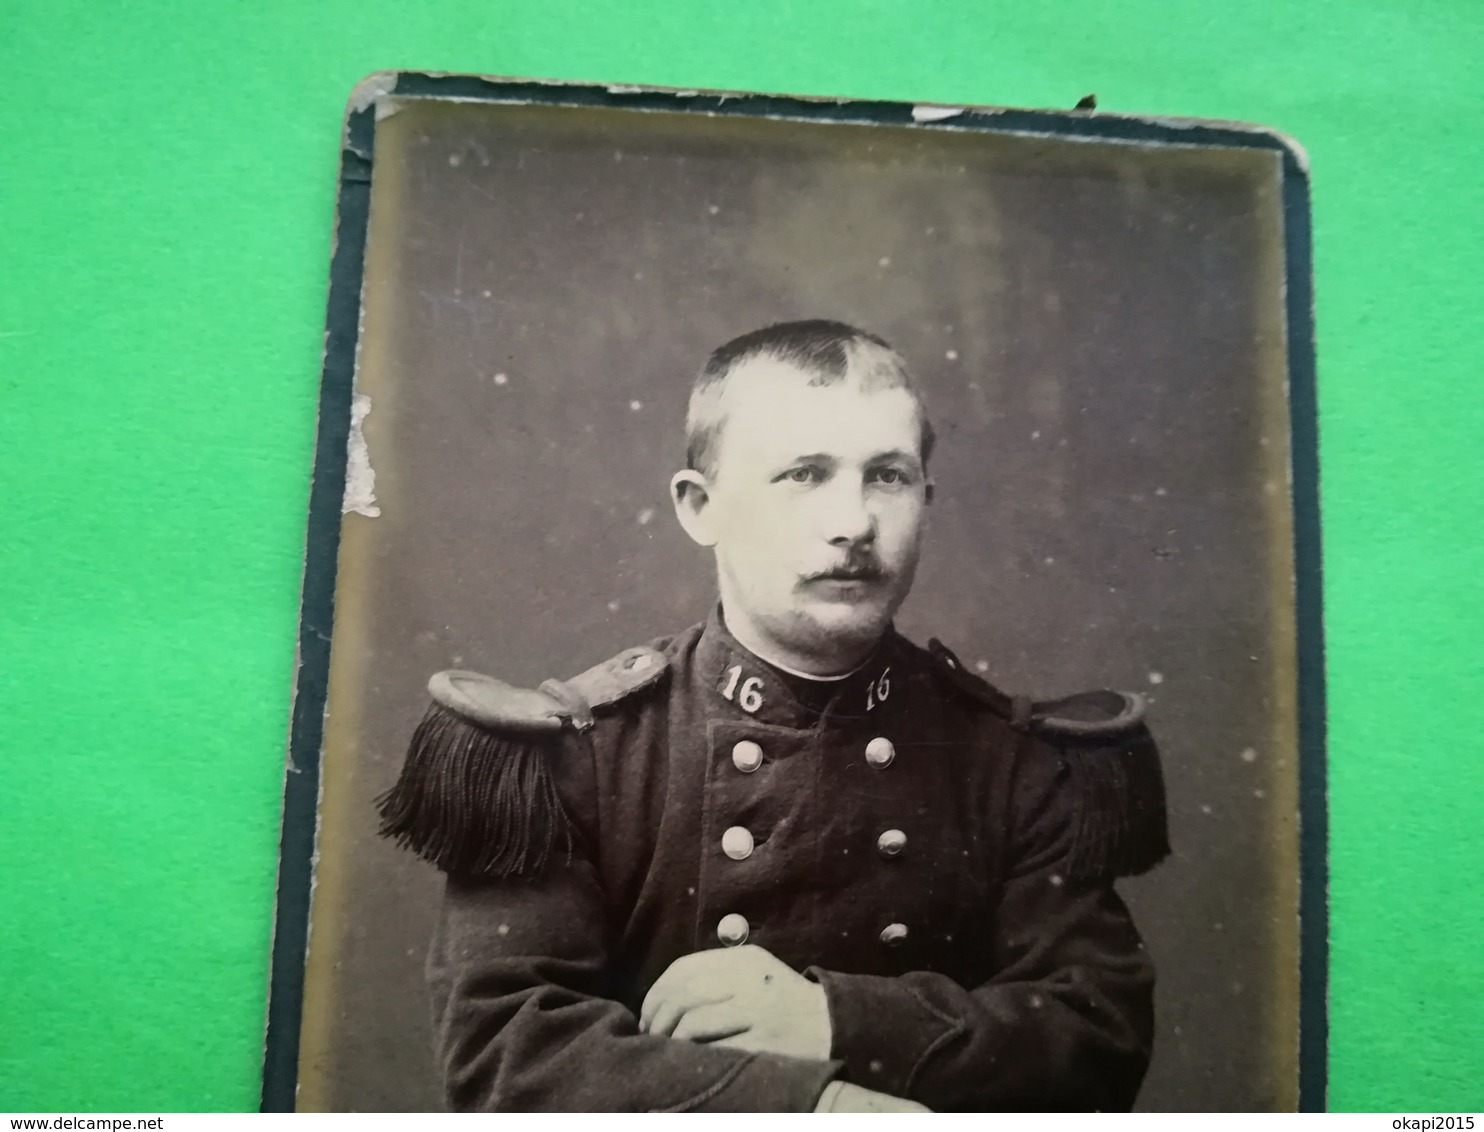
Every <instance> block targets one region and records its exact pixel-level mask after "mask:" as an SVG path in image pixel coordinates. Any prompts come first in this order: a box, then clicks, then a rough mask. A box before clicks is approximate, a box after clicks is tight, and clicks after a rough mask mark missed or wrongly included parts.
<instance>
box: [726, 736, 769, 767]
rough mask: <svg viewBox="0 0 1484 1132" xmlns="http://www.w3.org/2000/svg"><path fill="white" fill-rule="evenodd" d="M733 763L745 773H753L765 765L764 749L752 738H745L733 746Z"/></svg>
mask: <svg viewBox="0 0 1484 1132" xmlns="http://www.w3.org/2000/svg"><path fill="white" fill-rule="evenodd" d="M732 765H733V766H734V767H736V768H737V769H738V770H740V771H741V772H742V773H743V774H751V773H752V772H753V771H755V770H756V769H757V768H758V767H760V766H762V765H763V749H762V748H761V747H759V746H758V745H757V744H756V743H754V742H753V741H752V740H751V739H743V740H742V742H740V743H738V744H737V745H736V746H735V747H733V748H732Z"/></svg>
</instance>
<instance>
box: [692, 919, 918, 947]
mask: <svg viewBox="0 0 1484 1132" xmlns="http://www.w3.org/2000/svg"><path fill="white" fill-rule="evenodd" d="M728 918H730V917H728ZM737 918H738V919H741V917H740V916H739V917H737ZM722 922H723V923H725V922H726V921H725V920H723V921H722ZM744 922H745V921H744ZM906 939H907V925H906V924H887V925H886V927H884V928H882V929H881V942H882V943H884V944H886V946H887V947H896V946H897V945H898V944H900V943H903V942H905V941H906Z"/></svg>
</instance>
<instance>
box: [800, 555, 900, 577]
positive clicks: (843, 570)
mask: <svg viewBox="0 0 1484 1132" xmlns="http://www.w3.org/2000/svg"><path fill="white" fill-rule="evenodd" d="M885 577H886V571H885V570H883V569H882V568H881V565H880V563H878V562H877V561H876V560H875V559H860V560H852V561H847V562H843V563H841V564H840V565H838V566H831V567H830V568H829V569H828V570H821V571H819V572H818V573H815V574H806V575H805V576H804V581H806V582H826V581H827V582H879V581H881V579H882V578H885Z"/></svg>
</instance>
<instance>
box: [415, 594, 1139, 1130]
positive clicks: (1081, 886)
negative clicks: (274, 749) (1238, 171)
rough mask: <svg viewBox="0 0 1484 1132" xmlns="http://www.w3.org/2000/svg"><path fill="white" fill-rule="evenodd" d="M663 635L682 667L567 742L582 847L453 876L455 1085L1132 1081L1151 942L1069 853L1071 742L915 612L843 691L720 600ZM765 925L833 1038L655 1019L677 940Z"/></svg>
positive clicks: (461, 1095) (487, 1091) (1065, 1098)
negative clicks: (979, 687) (828, 690)
mask: <svg viewBox="0 0 1484 1132" xmlns="http://www.w3.org/2000/svg"><path fill="white" fill-rule="evenodd" d="M655 647H656V648H658V649H659V650H660V651H661V652H662V653H663V655H664V657H665V659H666V661H667V662H668V664H667V667H666V670H665V672H664V675H663V676H662V677H661V678H660V679H659V680H657V681H655V682H653V683H651V684H650V685H649V686H647V687H645V688H643V689H642V690H639V691H635V692H633V693H632V694H630V695H627V696H625V697H623V698H620V699H618V700H617V702H615V703H612V704H609V705H607V706H606V707H602V708H600V709H599V710H598V711H597V712H596V719H595V721H594V723H593V726H591V727H590V728H589V729H587V730H585V731H581V732H577V731H568V732H566V733H564V735H563V737H562V738H561V739H560V741H559V742H558V743H557V744H556V745H554V746H553V747H551V748H550V750H549V757H550V762H551V763H552V764H553V765H552V767H551V770H552V772H553V774H554V777H555V783H556V787H557V792H558V794H559V796H560V799H561V803H562V807H561V808H562V809H564V810H565V811H566V814H567V816H568V818H569V819H570V822H571V825H572V827H573V832H574V838H573V840H574V846H575V847H574V849H573V851H572V852H571V854H570V855H567V854H562V853H557V854H556V855H554V857H553V858H552V860H551V861H550V862H549V863H548V864H547V865H546V866H545V868H544V869H543V870H542V871H541V872H540V874H539V875H537V876H535V877H523V878H504V879H502V878H498V877H494V878H492V877H487V876H486V877H474V876H471V875H468V874H460V873H458V872H454V873H452V874H451V875H450V876H449V878H448V882H447V890H446V896H445V901H444V906H443V912H442V917H441V921H440V924H439V927H438V931H437V935H436V938H435V940H434V945H433V948H432V951H431V953H430V956H429V960H428V975H429V982H430V986H431V989H432V996H433V1003H434V1014H435V1021H436V1030H437V1042H438V1054H439V1060H440V1065H441V1068H442V1071H443V1073H444V1076H445V1080H446V1084H447V1090H448V1097H449V1101H450V1104H451V1105H452V1106H453V1107H454V1108H455V1109H461V1110H496V1109H498V1110H508V1111H532V1110H552V1109H566V1110H570V1109H578V1110H598V1111H635V1110H639V1111H644V1110H692V1111H734V1110H754V1111H757V1110H771V1111H808V1110H811V1109H813V1108H814V1106H815V1104H816V1102H817V1101H818V1099H819V1096H820V1093H821V1092H822V1090H823V1089H824V1087H825V1085H826V1084H827V1083H828V1082H829V1081H830V1080H831V1079H833V1078H836V1077H840V1078H843V1079H845V1080H848V1081H851V1082H854V1083H857V1084H859V1085H861V1086H864V1087H866V1088H870V1089H875V1090H879V1091H883V1092H886V1093H891V1094H894V1095H896V1096H901V1097H909V1098H911V1099H913V1100H916V1101H919V1102H921V1103H922V1104H924V1105H927V1106H928V1107H929V1108H932V1109H935V1110H940V1111H951V1110H982V1109H1126V1108H1128V1107H1130V1106H1131V1105H1132V1103H1133V1100H1134V1097H1135V1095H1136V1093H1137V1091H1138V1088H1139V1084H1140V1081H1141V1080H1142V1078H1143V1075H1144V1071H1145V1068H1146V1066H1147V1064H1148V1060H1149V1053H1150V1045H1151V1041H1152V1036H1153V1022H1154V1019H1153V1001H1152V997H1153V986H1154V973H1153V968H1152V965H1151V963H1150V960H1149V957H1148V956H1147V955H1146V953H1145V950H1144V945H1143V943H1142V942H1141V941H1140V939H1139V935H1138V933H1137V932H1136V931H1135V929H1134V925H1133V923H1132V922H1131V921H1130V918H1129V914H1128V911H1127V909H1126V908H1125V907H1124V904H1123V902H1122V901H1121V900H1120V899H1119V897H1118V896H1117V895H1116V894H1115V892H1114V890H1113V885H1112V879H1113V878H1112V876H1111V871H1112V870H1109V871H1108V872H1106V873H1104V874H1103V875H1099V876H1088V875H1083V874H1085V873H1086V870H1080V871H1079V870H1077V869H1073V868H1069V867H1068V864H1069V861H1071V859H1072V857H1073V849H1074V841H1075V840H1076V838H1077V837H1078V836H1079V833H1078V824H1079V815H1078V813H1077V806H1078V801H1077V799H1078V798H1079V797H1080V795H1079V794H1078V792H1077V791H1076V790H1073V789H1069V788H1068V784H1067V778H1068V770H1067V761H1066V759H1065V758H1064V757H1063V756H1062V754H1061V753H1059V752H1058V750H1056V749H1053V748H1052V747H1051V746H1049V745H1048V744H1047V742H1046V741H1045V740H1043V739H1042V738H1039V737H1038V736H1037V735H1036V734H1035V733H1034V729H1032V728H1016V727H1014V726H1012V725H1011V723H1010V722H1009V721H1007V720H1006V719H1005V718H1004V717H1003V714H1002V713H1000V712H996V711H995V710H992V709H991V706H990V704H989V702H988V700H987V699H986V698H985V697H984V696H981V695H978V694H976V693H975V691H974V687H973V686H974V684H975V683H976V681H974V678H972V677H966V674H964V673H962V671H961V670H960V669H958V668H957V664H956V662H955V661H954V660H953V659H952V658H951V656H948V657H944V656H941V655H939V656H935V655H930V654H929V653H928V652H926V651H924V650H922V649H920V648H918V647H917V646H915V645H913V644H911V643H910V642H908V641H907V640H905V639H904V638H902V637H900V636H898V635H896V634H895V633H892V634H889V635H888V637H887V638H886V639H885V640H884V641H883V642H882V644H881V646H880V648H879V649H878V650H877V652H876V654H875V655H874V656H873V657H872V659H871V660H870V662H869V663H868V664H866V665H865V666H864V667H863V668H862V669H860V670H858V671H857V672H856V673H855V674H853V675H852V676H850V677H849V678H847V679H845V680H843V681H840V682H839V685H838V689H837V692H836V694H835V695H834V697H833V698H832V699H831V700H829V702H828V703H826V704H825V706H824V708H823V710H818V709H815V708H810V707H807V706H805V705H804V704H801V703H800V702H799V700H798V699H796V698H795V696H794V695H793V694H791V692H790V691H789V683H788V682H787V681H786V680H785V679H783V678H781V677H780V675H779V674H778V673H777V672H775V671H774V670H773V669H771V668H770V667H769V666H767V665H765V664H763V663H762V662H761V661H759V660H758V659H757V658H756V657H755V656H753V655H752V654H751V653H749V652H747V650H745V649H744V648H743V647H742V646H741V645H739V644H738V643H737V642H736V640H735V639H733V638H732V637H731V635H730V634H729V633H728V632H727V631H726V629H725V627H724V626H723V625H722V623H721V619H720V617H719V615H717V614H713V616H712V618H711V620H710V621H709V622H708V623H707V624H706V625H705V626H704V627H699V626H698V627H696V628H694V629H691V630H690V631H688V632H686V633H683V634H681V635H680V636H677V637H675V638H673V639H669V640H665V641H661V642H658V643H657V644H656V646H655ZM984 687H985V688H986V689H987V686H984ZM989 691H992V690H989ZM1140 731H1142V725H1141V726H1140ZM759 756H760V757H759ZM1084 824H1085V823H1084ZM724 841H725V844H726V848H725V849H724V847H723V844H724ZM744 941H745V942H747V943H751V944H756V945H758V946H760V947H763V948H766V949H767V950H768V951H770V952H772V953H773V954H774V955H776V956H777V957H778V958H779V959H781V960H782V961H783V962H784V963H787V964H788V965H789V966H791V967H793V968H794V969H795V970H799V971H802V972H804V973H805V974H806V975H807V976H808V977H809V978H811V979H814V980H817V981H818V982H819V984H820V985H821V986H822V987H823V988H824V992H825V996H826V1000H827V1002H828V1006H829V1015H830V1023H831V1027H832V1030H833V1048H832V1050H831V1055H830V1056H831V1060H829V1061H807V1060H800V1059H796V1058H789V1057H783V1056H776V1055H772V1054H756V1053H748V1052H744V1051H739V1050H733V1049H728V1048H722V1047H717V1046H708V1045H700V1044H694V1043H691V1042H688V1041H684V1040H677V1039H671V1038H668V1037H659V1036H651V1035H646V1034H640V1033H639V1032H638V1029H637V1016H638V1011H639V1006H640V1003H641V1001H642V1000H643V998H644V995H645V993H646V992H647V991H648V989H649V988H650V986H651V985H653V983H654V982H655V980H657V979H658V978H659V976H660V975H661V974H662V973H663V972H664V971H665V969H666V968H667V967H668V966H669V965H670V964H671V963H672V962H673V961H674V960H676V959H678V958H679V957H681V956H683V955H686V954H689V953H691V952H694V951H697V950H700V949H703V948H714V947H722V946H728V945H734V944H737V943H741V942H744Z"/></svg>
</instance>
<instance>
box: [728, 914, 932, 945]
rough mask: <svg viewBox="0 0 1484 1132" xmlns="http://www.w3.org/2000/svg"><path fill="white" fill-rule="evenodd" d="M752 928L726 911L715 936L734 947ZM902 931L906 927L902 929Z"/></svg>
mask: <svg viewBox="0 0 1484 1132" xmlns="http://www.w3.org/2000/svg"><path fill="white" fill-rule="evenodd" d="M751 930H752V925H750V924H749V923H748V922H747V917H746V916H742V915H739V914H738V913H736V912H728V913H727V914H726V915H725V916H723V917H722V918H721V922H720V923H719V924H717V925H716V938H717V939H719V940H721V942H722V943H724V944H726V946H728V947H736V946H737V945H738V944H741V943H746V942H747V933H748V932H749V931H751ZM902 930H903V931H904V932H905V931H906V930H907V929H906V928H903V929H902Z"/></svg>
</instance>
